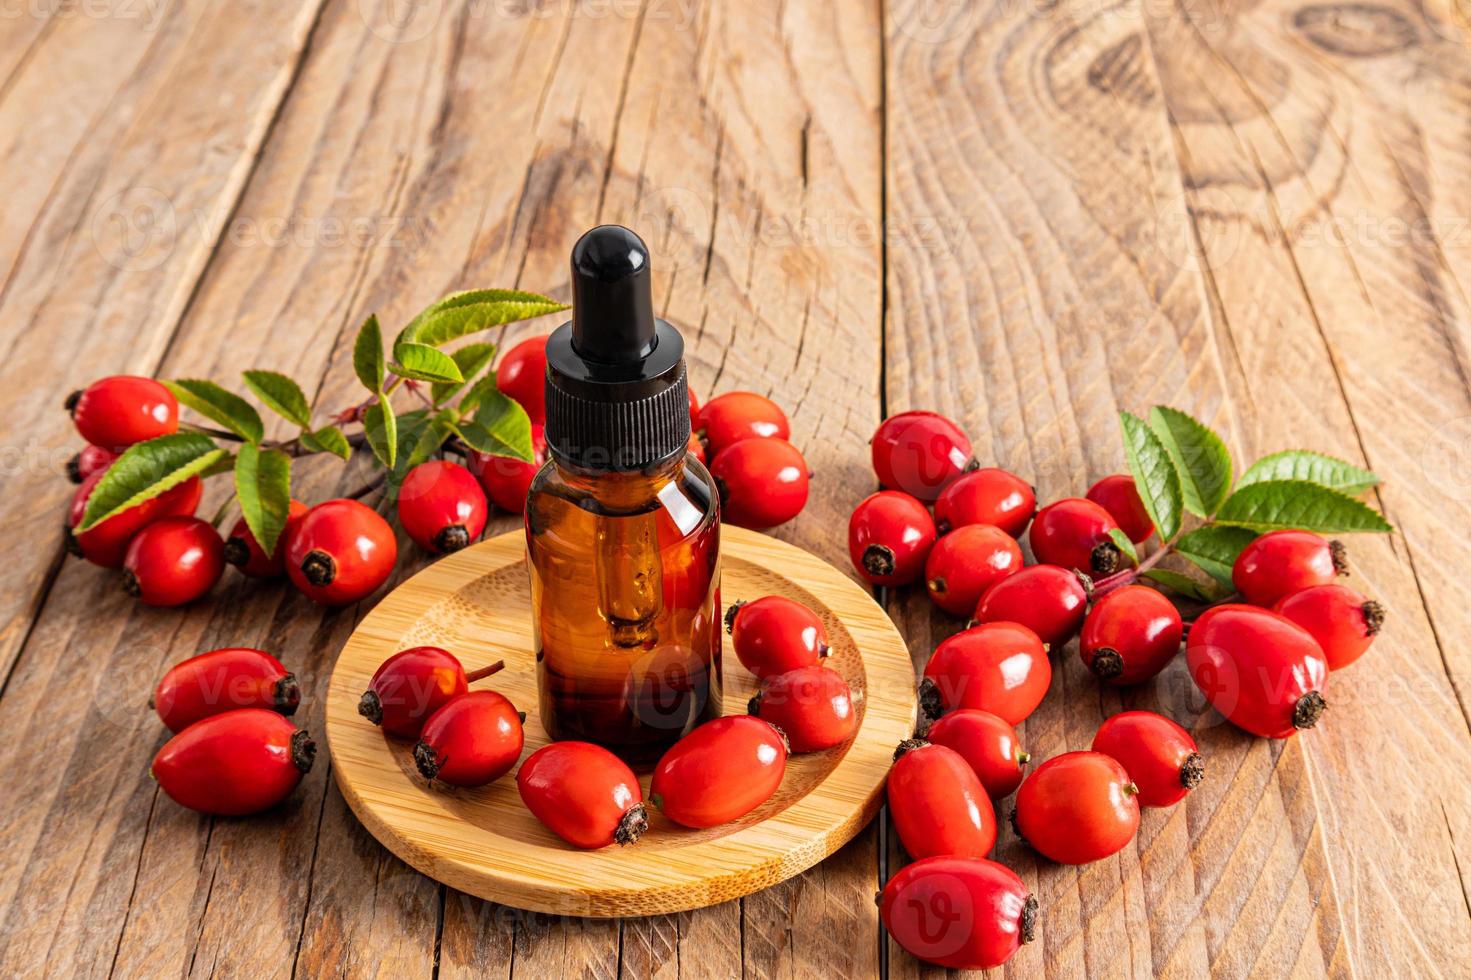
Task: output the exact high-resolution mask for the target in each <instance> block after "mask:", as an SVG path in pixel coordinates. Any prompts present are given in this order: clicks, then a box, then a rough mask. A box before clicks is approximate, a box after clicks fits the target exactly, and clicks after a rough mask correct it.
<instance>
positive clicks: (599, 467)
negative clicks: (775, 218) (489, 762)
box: [526, 225, 721, 762]
mask: <svg viewBox="0 0 1471 980" xmlns="http://www.w3.org/2000/svg"><path fill="white" fill-rule="evenodd" d="M572 279H573V319H572V322H571V323H569V324H565V325H563V326H562V327H561V328H559V329H558V330H557V331H555V332H554V333H553V334H552V336H551V338H550V339H549V340H548V342H547V421H546V438H547V448H548V450H549V454H550V457H551V458H550V460H549V461H548V462H547V464H546V465H545V466H544V467H542V469H541V471H540V472H539V473H537V475H536V478H535V479H534V480H533V481H532V484H531V492H530V496H529V499H528V500H527V507H526V542H527V559H528V560H527V564H528V568H529V570H530V574H531V601H532V612H533V616H534V619H535V634H536V644H537V649H536V660H537V683H538V687H539V692H540V707H541V720H542V724H543V725H544V726H545V727H546V729H547V732H548V734H550V735H551V737H552V738H554V739H580V740H585V741H590V742H597V743H598V744H601V745H605V746H607V747H608V748H610V749H612V750H613V751H614V752H616V753H618V754H619V755H621V756H623V757H624V758H626V759H628V760H630V761H632V762H647V761H652V760H654V759H657V758H658V756H659V755H660V754H661V753H662V752H663V751H664V749H666V748H668V747H669V746H670V745H672V744H673V743H674V742H675V741H676V740H677V739H679V738H680V737H681V736H682V735H684V734H685V733H687V732H688V731H689V730H690V729H692V728H694V727H695V726H696V725H698V724H700V723H701V722H703V721H707V720H709V719H711V718H714V717H716V716H718V715H719V714H720V695H721V684H720V652H721V650H720V646H721V642H720V641H721V637H720V616H719V603H720V599H719V590H720V520H719V499H718V497H717V495H716V493H715V489H714V481H713V480H712V479H711V477H710V474H709V472H708V471H706V469H705V467H704V466H703V465H702V464H701V463H700V462H699V461H698V460H696V459H694V458H692V457H688V456H686V454H685V448H686V445H687V444H688V442H689V432H690V422H689V408H688V404H689V401H688V399H689V395H688V389H687V384H686V381H685V368H684V342H683V340H682V338H681V337H680V335H679V333H678V331H676V330H675V329H674V328H673V327H672V326H670V325H669V324H668V323H665V322H664V321H662V320H656V319H655V317H654V316H653V312H652V301H651V298H650V296H651V292H650V282H649V262H648V252H647V250H646V249H645V247H644V244H643V242H642V241H641V240H640V239H639V238H638V236H637V235H635V234H634V233H633V232H631V231H629V230H627V229H626V228H619V227H617V226H610V225H605V226H602V227H599V228H594V229H593V230H592V231H590V232H588V233H587V234H586V235H584V236H583V237H582V239H581V240H580V241H579V242H578V243H577V245H576V247H575V248H574V249H573V252H572Z"/></svg>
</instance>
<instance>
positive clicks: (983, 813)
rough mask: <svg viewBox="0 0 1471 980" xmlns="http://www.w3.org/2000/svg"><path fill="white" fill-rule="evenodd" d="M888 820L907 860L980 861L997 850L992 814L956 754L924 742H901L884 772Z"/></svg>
mask: <svg viewBox="0 0 1471 980" xmlns="http://www.w3.org/2000/svg"><path fill="white" fill-rule="evenodd" d="M888 796H889V815H890V816H891V817H892V818H893V820H894V829H895V830H897V831H898V832H899V842H900V843H902V844H903V845H904V850H905V851H907V852H908V853H909V856H910V857H912V858H927V857H937V856H940V855H956V856H959V857H977V858H978V857H985V856H986V855H987V854H989V853H991V848H992V847H995V846H996V810H995V808H993V807H992V806H991V799H990V797H989V796H988V795H987V794H986V788H985V787H984V786H982V785H981V780H980V777H978V776H977V775H976V774H975V772H974V771H973V770H972V769H971V767H970V765H969V764H968V763H967V762H966V761H965V759H964V758H962V757H961V755H960V753H959V752H956V751H954V750H953V749H947V748H946V747H945V746H943V745H932V744H931V743H929V742H926V741H924V740H923V739H917V738H912V739H909V740H908V741H905V742H901V743H900V744H899V747H898V748H897V749H896V750H895V751H894V767H893V768H892V769H890V770H889V782H888Z"/></svg>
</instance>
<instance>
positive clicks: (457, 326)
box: [397, 290, 567, 347]
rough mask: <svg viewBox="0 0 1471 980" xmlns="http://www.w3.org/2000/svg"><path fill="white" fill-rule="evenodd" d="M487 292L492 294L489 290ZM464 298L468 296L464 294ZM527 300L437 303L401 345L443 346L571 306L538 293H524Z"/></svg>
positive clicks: (415, 323) (416, 322) (417, 320)
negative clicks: (502, 325) (506, 324)
mask: <svg viewBox="0 0 1471 980" xmlns="http://www.w3.org/2000/svg"><path fill="white" fill-rule="evenodd" d="M486 292H491V291H489V290H487V291H486ZM462 295H464V294H462ZM520 295H521V296H523V297H527V298H523V299H502V300H490V301H485V302H465V303H459V304H456V305H443V301H441V303H440V304H436V308H432V309H431V310H429V311H426V312H425V313H423V314H420V317H416V318H415V320H414V321H413V322H412V323H410V324H409V325H408V326H407V327H405V328H404V329H403V332H402V333H400V334H399V335H398V341H397V342H398V343H417V344H428V345H429V346H431V347H439V346H441V345H443V344H447V343H449V342H450V341H452V340H458V339H459V338H461V337H465V336H468V335H470V334H472V333H478V332H480V331H481V330H488V329H489V328H491V327H498V326H500V325H501V324H503V323H512V322H514V321H516V320H529V319H531V318H532V317H537V316H542V315H543V314H546V313H556V312H557V311H558V310H565V309H567V304H565V303H558V302H556V301H555V300H551V299H548V298H547V297H545V296H537V295H536V294H535V293H523V294H520Z"/></svg>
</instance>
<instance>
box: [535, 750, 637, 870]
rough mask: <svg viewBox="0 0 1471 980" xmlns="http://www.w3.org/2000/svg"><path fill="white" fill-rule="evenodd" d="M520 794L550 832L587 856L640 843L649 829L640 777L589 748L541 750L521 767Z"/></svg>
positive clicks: (605, 753) (616, 760)
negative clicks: (598, 849) (580, 849)
mask: <svg viewBox="0 0 1471 980" xmlns="http://www.w3.org/2000/svg"><path fill="white" fill-rule="evenodd" d="M516 789H517V790H519V791H520V793H521V801H522V802H523V803H525V804H526V809H528V810H530V811H531V813H532V815H533V816H535V817H536V819H538V820H540V821H541V822H542V823H543V824H544V825H545V826H546V827H547V829H548V830H550V831H551V832H552V833H554V834H556V835H557V836H558V837H560V838H562V839H563V840H564V841H566V842H567V843H569V844H571V845H572V846H573V847H580V848H582V849H583V850H589V851H591V850H596V849H597V848H599V847H607V846H608V845H609V844H619V845H623V846H626V845H628V844H633V843H636V842H637V841H638V839H639V837H640V836H642V835H643V832H644V831H645V830H646V829H648V826H649V814H648V811H647V809H646V808H645V807H644V802H643V799H644V798H643V791H642V790H640V789H639V785H638V777H636V776H635V775H634V774H633V770H632V769H629V768H628V766H627V765H625V764H624V762H623V760H622V759H619V758H618V757H617V756H616V755H614V754H613V753H611V752H609V751H608V750H607V749H605V748H603V747H602V746H601V745H593V744H592V743H591V742H553V743H552V744H550V745H543V746H542V747H541V748H539V749H537V750H536V751H535V752H533V753H531V755H530V757H528V758H527V760H526V761H525V762H523V763H521V769H520V770H519V771H518V772H517V773H516Z"/></svg>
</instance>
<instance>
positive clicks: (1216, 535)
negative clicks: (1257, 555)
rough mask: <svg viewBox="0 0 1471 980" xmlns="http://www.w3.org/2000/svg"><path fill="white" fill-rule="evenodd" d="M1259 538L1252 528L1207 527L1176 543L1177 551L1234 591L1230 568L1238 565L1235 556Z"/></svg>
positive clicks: (1196, 530) (1211, 525) (1185, 536)
mask: <svg viewBox="0 0 1471 980" xmlns="http://www.w3.org/2000/svg"><path fill="white" fill-rule="evenodd" d="M1256 536H1257V533H1256V532H1255V531H1253V530H1251V529H1250V528H1245V527H1231V526H1229V525H1225V524H1207V525H1206V526H1205V527H1198V528H1196V529H1195V530H1193V531H1191V532H1190V533H1189V534H1186V535H1184V536H1183V537H1181V538H1180V540H1179V541H1177V542H1175V551H1176V552H1178V553H1179V554H1180V555H1182V556H1184V557H1185V558H1188V559H1189V560H1190V561H1192V562H1194V563H1195V564H1196V565H1198V566H1199V567H1200V568H1201V570H1202V571H1204V572H1205V573H1206V574H1207V575H1209V576H1210V577H1211V578H1213V579H1215V580H1216V581H1217V582H1220V583H1221V584H1222V585H1225V586H1229V587H1231V588H1233V589H1234V588H1235V585H1234V584H1233V583H1232V581H1231V566H1233V565H1235V564H1236V556H1237V555H1239V554H1241V549H1243V548H1245V547H1246V546H1247V545H1249V544H1251V543H1252V542H1253V541H1255V540H1256Z"/></svg>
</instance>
